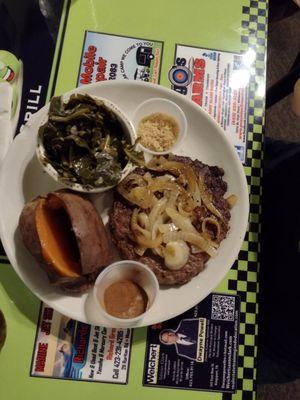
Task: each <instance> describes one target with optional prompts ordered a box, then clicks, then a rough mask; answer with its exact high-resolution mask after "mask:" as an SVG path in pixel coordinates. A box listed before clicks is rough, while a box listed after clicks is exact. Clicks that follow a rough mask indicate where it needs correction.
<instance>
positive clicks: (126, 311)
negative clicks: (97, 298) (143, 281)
mask: <svg viewBox="0 0 300 400" xmlns="http://www.w3.org/2000/svg"><path fill="white" fill-rule="evenodd" d="M147 303H148V296H147V294H146V293H145V291H144V289H143V288H141V287H140V286H139V285H137V284H136V283H134V282H132V281H129V280H123V281H119V282H115V283H113V284H111V285H110V286H109V287H108V288H106V290H105V292H104V307H105V309H106V312H107V313H108V314H110V315H112V316H114V317H117V318H124V319H128V318H135V317H137V316H139V315H141V314H143V313H144V312H145V311H146V308H147Z"/></svg>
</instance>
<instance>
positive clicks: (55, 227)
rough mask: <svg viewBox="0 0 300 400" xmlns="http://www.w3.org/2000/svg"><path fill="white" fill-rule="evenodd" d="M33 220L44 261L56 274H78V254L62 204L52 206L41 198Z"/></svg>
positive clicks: (70, 275)
mask: <svg viewBox="0 0 300 400" xmlns="http://www.w3.org/2000/svg"><path fill="white" fill-rule="evenodd" d="M35 220H36V228H37V233H38V236H39V240H40V244H41V248H42V255H43V258H44V260H45V261H46V263H47V264H49V265H51V266H52V267H53V269H55V271H56V272H57V274H58V275H61V276H68V277H78V276H80V272H81V265H80V255H79V251H78V247H77V243H76V239H75V237H74V235H73V234H72V232H71V230H70V226H69V225H70V224H68V217H67V215H65V212H64V210H63V207H62V204H61V207H58V208H52V207H49V206H48V204H47V202H46V200H45V199H41V200H40V201H39V203H38V206H37V208H36V213H35Z"/></svg>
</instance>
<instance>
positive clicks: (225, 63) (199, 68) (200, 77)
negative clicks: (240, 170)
mask: <svg viewBox="0 0 300 400" xmlns="http://www.w3.org/2000/svg"><path fill="white" fill-rule="evenodd" d="M246 54H247V56H246V57H245V56H244V55H241V54H234V53H229V52H224V51H216V50H208V49H202V48H198V47H190V46H185V45H179V44H177V45H176V50H175V57H174V65H173V67H172V68H171V69H170V71H169V76H168V78H169V81H170V83H171V89H173V90H175V91H176V92H179V93H181V94H183V95H185V96H187V97H188V98H189V99H192V100H193V101H194V102H195V103H196V104H198V105H199V106H201V107H203V108H204V109H205V110H206V111H207V112H208V113H209V114H210V115H211V116H212V117H213V118H214V119H215V120H216V121H217V123H218V124H219V125H220V126H221V127H222V128H223V129H224V130H225V131H226V132H227V133H228V135H229V136H230V139H231V141H232V143H233V144H234V146H235V148H236V150H237V153H238V155H239V157H240V159H241V161H242V162H245V157H246V145H247V129H248V126H247V121H248V90H249V81H250V65H251V61H252V59H251V54H250V56H249V54H248V53H246Z"/></svg>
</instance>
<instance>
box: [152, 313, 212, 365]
mask: <svg viewBox="0 0 300 400" xmlns="http://www.w3.org/2000/svg"><path fill="white" fill-rule="evenodd" d="M204 321H205V320H204ZM200 323H201V324H202V325H203V319H200V318H193V319H184V320H182V321H181V322H180V323H179V325H178V327H177V329H176V330H174V329H164V330H162V331H161V332H160V334H159V341H160V342H161V343H162V344H163V345H166V346H171V345H173V346H174V347H175V349H176V353H177V354H178V355H179V356H181V357H186V358H188V359H190V360H194V361H199V360H198V335H199V331H200V329H199V327H200ZM204 332H205V324H204ZM204 335H205V333H204Z"/></svg>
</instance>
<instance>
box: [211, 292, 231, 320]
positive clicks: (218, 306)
mask: <svg viewBox="0 0 300 400" xmlns="http://www.w3.org/2000/svg"><path fill="white" fill-rule="evenodd" d="M234 314H235V297H233V296H221V295H219V294H214V295H213V297H212V308H211V319H215V320H219V321H234Z"/></svg>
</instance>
